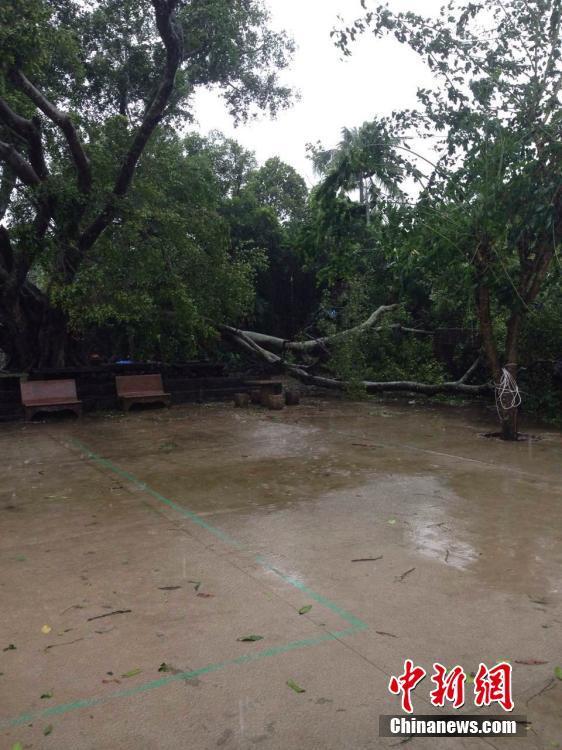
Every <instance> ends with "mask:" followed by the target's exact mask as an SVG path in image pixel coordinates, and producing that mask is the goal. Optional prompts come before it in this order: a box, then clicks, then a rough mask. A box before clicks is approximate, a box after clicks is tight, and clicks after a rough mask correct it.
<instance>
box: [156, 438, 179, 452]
mask: <svg viewBox="0 0 562 750" xmlns="http://www.w3.org/2000/svg"><path fill="white" fill-rule="evenodd" d="M178 447H179V446H178V444H177V443H174V442H173V440H170V442H168V443H160V450H161V451H164V452H166V453H169V452H170V451H173V450H174V449H175V448H178Z"/></svg>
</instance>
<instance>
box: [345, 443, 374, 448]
mask: <svg viewBox="0 0 562 750" xmlns="http://www.w3.org/2000/svg"><path fill="white" fill-rule="evenodd" d="M351 445H353V446H355V447H357V448H378V447H379V446H378V445H371V444H370V443H351Z"/></svg>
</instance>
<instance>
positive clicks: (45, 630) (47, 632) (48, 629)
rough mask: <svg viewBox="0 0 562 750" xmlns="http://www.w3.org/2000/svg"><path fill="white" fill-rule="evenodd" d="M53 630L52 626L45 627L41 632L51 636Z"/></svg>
mask: <svg viewBox="0 0 562 750" xmlns="http://www.w3.org/2000/svg"><path fill="white" fill-rule="evenodd" d="M52 629H53V628H52V627H51V626H50V625H43V627H42V628H41V632H42V633H43V634H44V635H49V633H50V632H51V630H52Z"/></svg>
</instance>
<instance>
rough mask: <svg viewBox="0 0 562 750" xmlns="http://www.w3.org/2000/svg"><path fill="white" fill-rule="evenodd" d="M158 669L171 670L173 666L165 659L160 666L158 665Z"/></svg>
mask: <svg viewBox="0 0 562 750" xmlns="http://www.w3.org/2000/svg"><path fill="white" fill-rule="evenodd" d="M158 671H159V672H171V671H172V668H171V667H170V666H169V665H168V664H166V662H165V661H163V662H162V664H160V666H159V667H158Z"/></svg>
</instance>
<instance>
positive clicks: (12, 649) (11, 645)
mask: <svg viewBox="0 0 562 750" xmlns="http://www.w3.org/2000/svg"><path fill="white" fill-rule="evenodd" d="M15 650H16V647H15V646H14V644H13V643H10V645H9V646H6V648H3V649H2V651H15Z"/></svg>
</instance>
